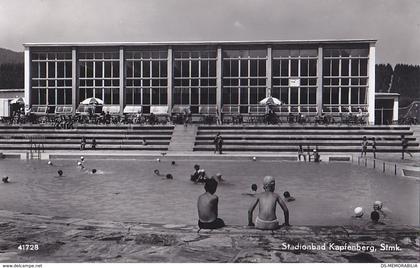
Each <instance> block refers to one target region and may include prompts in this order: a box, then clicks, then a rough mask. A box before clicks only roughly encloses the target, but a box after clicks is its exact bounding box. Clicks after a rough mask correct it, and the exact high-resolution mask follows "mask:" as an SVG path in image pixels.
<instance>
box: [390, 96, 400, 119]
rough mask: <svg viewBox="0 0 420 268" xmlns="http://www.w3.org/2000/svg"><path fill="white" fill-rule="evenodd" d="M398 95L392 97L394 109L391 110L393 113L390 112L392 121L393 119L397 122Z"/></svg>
mask: <svg viewBox="0 0 420 268" xmlns="http://www.w3.org/2000/svg"><path fill="white" fill-rule="evenodd" d="M398 102H399V101H398V97H395V98H394V107H393V108H394V109H393V110H394V111H393V113H392V121H394V122H398V117H399V114H398Z"/></svg>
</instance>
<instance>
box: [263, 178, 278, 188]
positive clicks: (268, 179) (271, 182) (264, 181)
mask: <svg viewBox="0 0 420 268" xmlns="http://www.w3.org/2000/svg"><path fill="white" fill-rule="evenodd" d="M275 182H276V181H275V180H274V178H273V177H272V176H265V177H264V180H263V184H264V186H267V185H270V184H274V183H275Z"/></svg>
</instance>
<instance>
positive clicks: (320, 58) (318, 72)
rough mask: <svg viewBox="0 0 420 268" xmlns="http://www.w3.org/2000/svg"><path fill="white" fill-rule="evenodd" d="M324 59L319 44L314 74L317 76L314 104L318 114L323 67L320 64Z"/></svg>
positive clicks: (320, 111) (320, 109)
mask: <svg viewBox="0 0 420 268" xmlns="http://www.w3.org/2000/svg"><path fill="white" fill-rule="evenodd" d="M323 61H324V49H323V48H322V47H321V46H320V47H318V61H317V64H316V76H317V82H316V87H317V89H316V105H317V108H318V115H321V113H322V88H323V85H324V84H323V81H322V78H323V75H322V72H323V69H322V66H323V65H324V64H323Z"/></svg>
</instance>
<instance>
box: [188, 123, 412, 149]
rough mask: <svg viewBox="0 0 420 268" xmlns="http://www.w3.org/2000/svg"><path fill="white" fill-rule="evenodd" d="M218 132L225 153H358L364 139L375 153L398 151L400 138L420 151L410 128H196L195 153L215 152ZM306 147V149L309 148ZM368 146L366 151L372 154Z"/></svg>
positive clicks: (298, 126)
mask: <svg viewBox="0 0 420 268" xmlns="http://www.w3.org/2000/svg"><path fill="white" fill-rule="evenodd" d="M217 132H220V133H221V135H222V137H223V140H224V143H223V151H224V152H247V151H250V152H290V153H297V150H298V146H299V145H302V146H303V149H304V150H305V151H307V150H308V148H310V149H311V150H313V149H315V148H318V151H320V152H329V153H357V152H361V142H362V138H363V136H366V137H367V138H368V141H369V143H371V139H372V138H373V137H375V138H376V143H377V152H386V153H397V152H401V150H402V147H401V135H405V137H406V138H407V139H408V142H409V146H408V151H410V152H420V147H419V143H418V140H417V139H416V137H415V136H414V135H413V131H412V130H411V129H410V127H409V126H343V125H341V126H340V125H327V126H325V125H318V126H317V125H312V126H310V125H305V126H302V125H276V126H271V125H226V126H225V125H222V126H199V127H198V130H197V135H196V139H195V144H194V151H214V143H213V139H214V136H215V135H216V133H217ZM308 146H309V147H308ZM371 150H372V147H371V146H370V145H369V146H368V150H367V152H371Z"/></svg>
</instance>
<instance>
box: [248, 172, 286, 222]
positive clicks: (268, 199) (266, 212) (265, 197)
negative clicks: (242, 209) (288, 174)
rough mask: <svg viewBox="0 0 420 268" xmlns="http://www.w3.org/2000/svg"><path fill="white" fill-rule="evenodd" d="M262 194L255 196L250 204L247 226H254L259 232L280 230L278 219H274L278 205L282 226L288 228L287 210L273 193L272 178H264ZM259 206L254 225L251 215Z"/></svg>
mask: <svg viewBox="0 0 420 268" xmlns="http://www.w3.org/2000/svg"><path fill="white" fill-rule="evenodd" d="M263 185H264V192H262V193H260V194H257V195H256V200H255V201H254V202H253V203H252V205H251V207H250V209H249V210H248V226H255V227H256V228H257V229H261V230H275V229H278V228H280V225H279V222H278V219H277V217H276V203H279V205H280V207H281V208H282V209H283V213H284V224H283V225H284V226H289V210H288V208H287V206H286V204H285V203H284V201H283V200H282V199H281V198H280V196H279V195H278V194H276V193H274V189H275V180H274V178H273V177H272V176H266V177H264V182H263ZM257 204H259V209H258V210H259V214H258V216H257V218H256V219H255V225H254V223H253V221H252V213H253V212H254V209H255V207H256V206H257Z"/></svg>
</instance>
